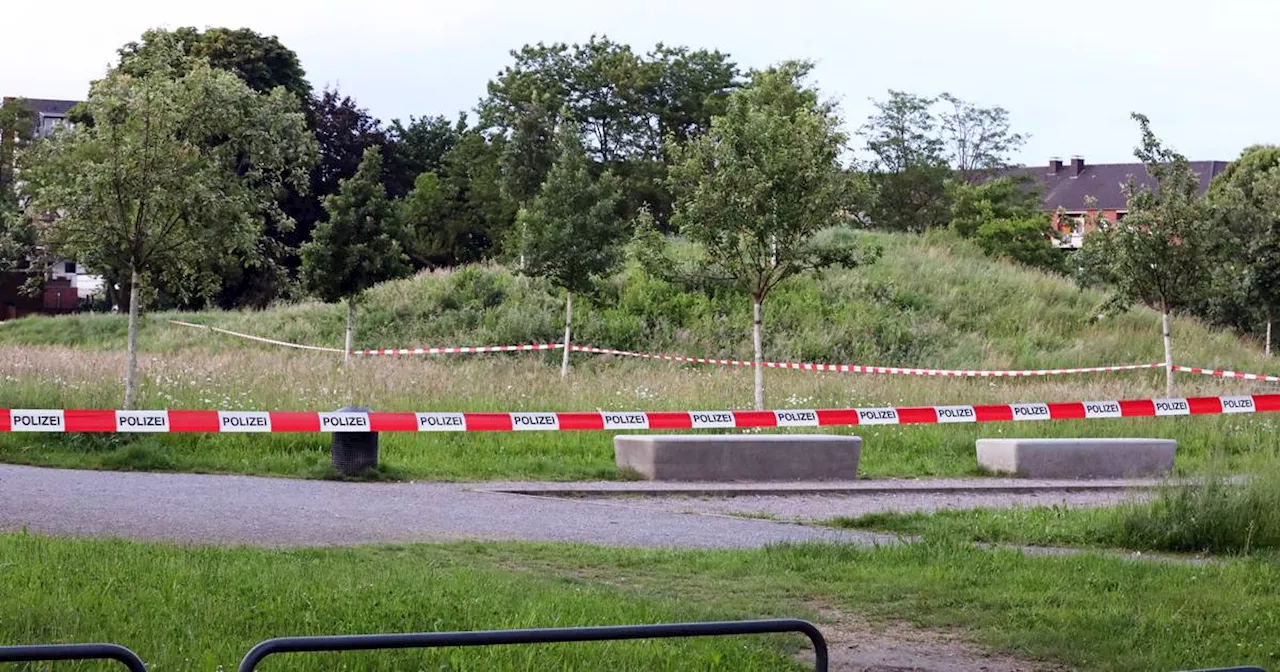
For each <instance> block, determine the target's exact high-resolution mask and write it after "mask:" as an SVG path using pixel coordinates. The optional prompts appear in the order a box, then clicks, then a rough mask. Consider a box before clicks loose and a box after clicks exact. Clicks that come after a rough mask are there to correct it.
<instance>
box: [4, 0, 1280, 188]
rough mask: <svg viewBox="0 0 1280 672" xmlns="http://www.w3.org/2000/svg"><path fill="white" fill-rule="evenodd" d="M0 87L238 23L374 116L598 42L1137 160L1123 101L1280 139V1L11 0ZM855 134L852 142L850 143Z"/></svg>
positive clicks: (72, 94) (1171, 129)
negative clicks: (935, 103) (783, 75)
mask: <svg viewBox="0 0 1280 672" xmlns="http://www.w3.org/2000/svg"><path fill="white" fill-rule="evenodd" d="M6 5H8V6H6V7H5V9H4V11H3V12H0V94H3V95H21V96H25V97H29V98H65V99H83V97H84V96H85V94H86V92H87V88H88V83H89V81H90V80H91V79H95V78H98V77H100V76H101V75H102V73H103V72H104V71H105V69H106V68H107V67H108V66H109V65H110V64H111V63H112V62H113V61H114V59H115V49H116V48H117V47H119V46H120V45H121V44H123V43H125V42H128V41H130V40H134V39H137V38H138V36H139V35H140V34H141V33H142V31H143V30H145V29H147V28H151V27H165V28H176V27H179V26H185V25H194V26H198V27H202V28H203V27H207V26H227V27H231V28H239V27H248V28H252V29H253V30H256V31H258V32H260V33H265V34H268V35H277V36H278V37H279V38H280V39H281V41H283V42H284V44H285V45H286V46H288V47H290V48H292V49H293V50H294V51H296V52H297V53H298V55H299V57H300V59H301V61H302V65H303V67H304V68H305V69H306V71H307V77H308V79H309V80H310V81H311V84H312V85H313V86H315V87H317V88H319V87H323V86H325V85H338V86H340V88H341V90H342V91H343V93H345V94H348V95H351V96H353V97H354V98H355V99H356V100H357V101H359V103H360V104H361V105H362V106H364V107H367V108H368V109H369V110H370V111H371V112H372V113H373V114H374V115H375V116H377V117H379V118H381V119H382V120H384V121H389V120H390V119H392V118H396V117H399V118H401V119H407V117H408V116H409V115H411V114H412V115H417V116H423V115H434V114H445V115H446V116H449V117H453V116H455V115H456V113H457V112H458V111H461V110H470V109H472V108H474V106H475V103H476V101H477V100H478V99H479V98H480V96H481V95H483V94H484V87H485V83H486V82H487V81H488V80H489V78H490V77H492V76H493V75H494V74H495V73H496V72H497V71H498V70H499V69H501V68H502V67H503V66H504V65H506V64H507V63H509V62H510V57H509V56H508V54H507V52H508V50H510V49H514V48H518V47H519V46H521V45H523V44H525V43H531V42H538V41H544V42H554V41H566V42H574V41H583V40H585V39H587V38H588V37H589V36H590V35H591V34H592V33H598V34H607V35H608V36H610V37H611V38H613V39H615V40H617V41H621V42H626V43H629V44H631V45H632V46H633V48H635V49H636V50H637V51H646V50H647V49H648V48H649V47H651V46H652V45H653V44H654V43H656V42H658V41H662V42H665V43H667V44H673V45H688V46H691V47H695V48H696V47H706V48H718V49H720V50H722V51H725V52H728V53H729V54H731V55H732V56H733V57H734V58H735V59H736V60H737V62H738V63H739V64H740V65H742V66H745V67H750V66H765V65H768V64H770V63H774V62H777V61H780V60H785V59H789V58H808V59H811V60H813V61H815V62H816V63H817V64H818V67H817V70H816V72H815V78H816V81H817V83H818V84H819V86H820V87H821V88H822V90H823V91H824V92H825V93H826V94H827V95H828V96H830V97H834V98H835V99H837V100H839V101H840V102H841V105H842V109H843V111H844V115H845V118H846V124H847V126H848V127H849V130H850V131H853V130H855V129H856V128H857V127H858V126H859V125H860V124H861V123H862V121H863V120H864V119H865V117H866V116H867V114H868V112H869V111H870V110H869V108H870V106H869V104H868V102H867V99H868V97H877V98H882V97H884V95H885V91H886V89H888V88H890V87H892V88H895V89H901V90H905V91H910V92H913V93H919V94H936V93H939V92H942V91H949V92H951V93H953V94H955V95H957V96H960V97H961V98H964V99H966V100H972V101H975V102H978V103H981V104H985V105H1002V106H1004V107H1005V108H1007V109H1008V110H1009V111H1010V114H1011V116H1012V119H1013V122H1014V126H1015V129H1016V130H1019V131H1023V132H1026V133H1030V134H1031V136H1032V137H1031V140H1030V142H1028V143H1027V145H1026V147H1025V148H1024V149H1023V150H1022V151H1021V152H1020V153H1019V154H1018V155H1017V156H1016V157H1015V159H1016V160H1018V161H1021V162H1023V163H1027V164H1037V165H1038V164H1042V163H1044V162H1045V161H1046V160H1047V159H1048V157H1050V156H1062V157H1069V156H1071V155H1074V154H1080V155H1083V156H1084V157H1085V159H1086V161H1088V162H1091V163H1100V162H1113V161H1130V160H1132V148H1133V146H1134V144H1135V143H1136V141H1137V132H1136V127H1135V125H1134V124H1133V123H1132V122H1131V121H1130V120H1129V113H1130V112H1131V111H1135V110H1136V111H1142V112H1145V113H1146V114H1148V115H1149V116H1150V117H1151V119H1152V122H1153V125H1154V128H1155V131H1156V133H1157V134H1158V135H1159V136H1160V137H1161V138H1163V139H1164V140H1166V141H1167V142H1168V143H1169V144H1171V145H1172V146H1174V147H1175V148H1176V149H1178V150H1179V151H1181V152H1183V153H1184V154H1186V155H1187V156H1188V157H1189V158H1191V159H1222V160H1229V159H1233V158H1235V157H1236V156H1237V155H1238V154H1239V153H1240V150H1241V149H1243V148H1244V147H1246V146H1248V145H1250V144H1255V143H1263V142H1267V143H1278V144H1280V124H1277V121H1280V114H1277V110H1278V109H1280V41H1278V40H1276V38H1277V36H1280V0H1194V1H1192V0H1064V1H1061V2H1038V1H1036V0H896V1H894V0H848V1H847V2H839V1H838V0H829V1H828V2H817V1H813V0H790V1H789V2H782V1H777V0H775V1H774V2H764V1H762V0H646V1H645V2H628V3H617V2H607V1H605V0H598V1H596V2H591V1H589V0H528V1H523V2H522V1H519V0H461V1H459V0H448V1H439V0H420V1H419V2H412V1H410V0H363V1H361V2H350V1H349V0H344V1H342V2H338V1H336V0H209V1H199V0H196V1H191V2H188V1H185V0H167V1H166V0H114V1H113V2H102V1H101V0H63V1H62V2H58V3H55V4H53V5H51V4H49V3H41V2H16V3H6ZM854 142H855V143H859V141H858V140H857V139H856V138H855V140H854Z"/></svg>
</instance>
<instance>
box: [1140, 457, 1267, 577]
mask: <svg viewBox="0 0 1280 672" xmlns="http://www.w3.org/2000/svg"><path fill="white" fill-rule="evenodd" d="M1117 539H1118V541H1119V544H1120V545H1121V546H1124V547H1127V548H1142V549H1148V548H1149V549H1154V550H1161V551H1187V552H1208V553H1215V554H1227V553H1232V554H1242V555H1248V554H1249V553H1250V552H1253V551H1264V552H1272V553H1273V552H1277V551H1280V465H1277V464H1276V463H1274V462H1272V463H1271V464H1269V465H1267V466H1265V467H1263V468H1260V469H1258V470H1256V471H1255V472H1254V473H1253V474H1251V475H1250V476H1249V477H1248V478H1247V479H1245V481H1244V482H1243V483H1241V482H1240V481H1239V480H1237V479H1229V478H1227V477H1224V476H1221V475H1213V476H1208V477H1206V478H1204V479H1203V480H1202V481H1201V482H1200V483H1199V484H1197V485H1195V486H1191V487H1180V488H1166V489H1164V490H1163V491H1162V492H1161V493H1160V496H1158V497H1156V498H1154V499H1153V500H1152V501H1151V502H1149V503H1147V504H1142V505H1133V506H1129V507H1125V509H1124V510H1123V515H1122V516H1121V517H1120V520H1119V529H1118V534H1117Z"/></svg>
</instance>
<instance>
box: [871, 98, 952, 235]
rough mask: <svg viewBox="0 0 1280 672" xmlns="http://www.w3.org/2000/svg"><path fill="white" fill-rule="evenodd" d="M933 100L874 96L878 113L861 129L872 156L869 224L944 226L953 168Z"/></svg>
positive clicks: (905, 227)
mask: <svg viewBox="0 0 1280 672" xmlns="http://www.w3.org/2000/svg"><path fill="white" fill-rule="evenodd" d="M935 102H936V101H935V99H932V98H923V97H920V96H916V95H913V94H910V93H905V92H902V91H894V90H890V91H889V99H888V100H886V101H877V100H872V103H873V104H874V105H875V107H876V113H875V114H874V115H872V116H871V117H870V118H869V119H868V120H867V123H866V124H864V125H863V126H862V128H861V129H860V131H859V132H860V133H861V134H862V136H863V137H864V138H866V141H867V150H868V151H870V152H871V154H872V155H873V156H874V158H873V160H872V164H871V170H870V171H869V173H868V177H869V179H870V182H871V186H872V189H873V191H874V198H873V200H872V201H871V202H870V203H869V204H868V207H867V208H865V210H866V211H865V213H864V215H865V217H866V218H867V220H868V221H869V223H870V225H871V226H874V227H876V228H881V229H885V230H889V231H910V232H916V233H919V232H921V231H925V230H927V229H930V228H934V227H939V226H945V225H946V223H947V219H948V214H949V204H948V201H947V198H946V196H947V193H946V183H947V179H948V178H950V177H951V168H950V167H949V166H947V162H946V157H945V155H944V144H943V142H942V140H941V139H940V138H939V137H938V136H937V120H936V119H935V117H934V115H933V113H932V112H931V108H932V106H933V104H934V103H935Z"/></svg>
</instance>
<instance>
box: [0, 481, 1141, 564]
mask: <svg viewBox="0 0 1280 672" xmlns="http://www.w3.org/2000/svg"><path fill="white" fill-rule="evenodd" d="M653 485H654V484H644V483H589V484H562V483H561V484H550V483H478V484H475V483H473V484H454V483H338V482H330V481H302V480H290V479H279V478H260V477H253V476H209V475H198V474H155V473H135V472H108V471H74V470H61V469H46V468H39V467H23V466H10V465H0V531H13V530H19V529H23V528H26V529H29V530H31V531H34V532H43V533H49V534H65V535H75V536H105V537H126V538H135V539H153V540H166V541H177V542H185V543H220V544H248V545H258V546H332V545H354V544H373V543H385V542H411V541H455V540H462V539H472V540H491V541H497V540H507V541H510V540H524V541H548V542H579V543H588V544H597V545H605V546H645V547H681V548H754V547H760V546H764V545H767V544H774V543H780V542H788V541H815V540H822V541H836V542H847V543H857V544H874V543H893V542H894V541H895V540H896V538H895V537H893V536H891V535H880V534H872V533H867V532H858V531H847V530H834V529H825V528H820V527H807V526H802V525H796V524H792V523H789V522H785V521H789V520H812V519H823V518H832V517H835V516H850V515H859V514H862V513H869V512H872V511H912V510H936V509H939V508H957V507H972V506H1012V505H1016V504H1032V505H1035V504H1039V505H1045V504H1066V505H1070V506H1098V505H1105V504H1111V503H1115V502H1118V501H1121V500H1122V499H1123V498H1124V497H1125V494H1124V491H1123V490H1122V489H1121V488H1123V487H1125V486H1137V487H1142V486H1146V485H1149V483H1148V482H1139V481H1135V482H1110V483H1093V484H1089V485H1086V486H1083V488H1084V489H1083V490H1078V491H1071V490H1068V488H1070V487H1081V486H1080V484H1079V483H1068V482H1031V481H1018V480H1012V479H1009V480H1005V479H964V480H955V479H951V480H936V481H928V480H890V481H874V482H868V481H858V482H855V483H849V484H844V487H843V488H841V487H840V485H839V484H830V483H827V484H822V485H821V486H814V485H813V484H784V485H740V484H692V485H691V484H681V485H678V486H677V485H670V486H667V485H661V486H659V489H663V490H668V491H669V490H674V491H676V492H677V493H692V494H701V495H703V496H682V495H663V496H651V497H640V496H637V494H638V493H637V492H635V491H637V490H639V489H642V488H645V486H653ZM815 488H817V491H820V492H830V493H831V494H815ZM1032 488H1035V489H1032ZM787 491H790V492H795V493H797V494H793V495H789V496H780V493H782V492H787ZM575 492H576V494H577V495H578V496H568V495H572V494H574V493H575ZM584 492H588V493H590V492H594V493H604V494H606V495H608V496H602V495H601V494H593V495H590V496H586V497H583V496H581V495H582V494H583V493H584ZM715 492H720V493H721V495H722V496H705V495H707V494H708V493H715ZM519 493H523V494H519ZM724 493H737V494H738V496H733V497H728V496H723V494H724ZM837 493H839V494H837ZM705 514H713V515H705ZM725 514H729V515H725ZM742 514H747V515H756V516H769V517H774V518H779V519H785V520H759V519H753V520H748V519H743V518H734V517H730V516H732V515H742Z"/></svg>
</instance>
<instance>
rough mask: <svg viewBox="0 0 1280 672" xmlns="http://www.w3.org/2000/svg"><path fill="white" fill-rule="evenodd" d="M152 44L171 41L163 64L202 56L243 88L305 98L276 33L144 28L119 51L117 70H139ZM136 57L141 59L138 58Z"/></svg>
mask: <svg viewBox="0 0 1280 672" xmlns="http://www.w3.org/2000/svg"><path fill="white" fill-rule="evenodd" d="M157 43H163V45H164V46H162V47H160V48H161V49H163V50H166V51H167V50H168V49H169V47H168V45H170V44H174V43H176V44H177V45H178V47H179V49H180V53H178V54H175V55H174V56H175V59H176V60H174V61H173V62H171V63H169V64H168V65H169V67H179V68H180V67H181V64H182V62H183V61H184V59H186V57H195V58H196V59H204V60H206V61H208V63H209V65H211V66H213V67H214V68H218V69H222V70H227V71H230V72H232V73H235V75H236V76H237V77H239V78H240V79H242V80H244V83H245V84H248V85H249V88H251V89H253V90H254V91H257V92H259V93H267V92H269V91H271V90H272V89H274V88H276V87H277V86H282V87H284V88H285V90H286V91H288V92H289V93H292V94H293V95H295V96H297V97H298V100H299V101H306V100H307V98H308V97H310V96H311V85H310V84H309V83H307V73H306V71H304V70H303V69H302V63H301V62H300V61H299V60H298V55H297V54H296V53H294V51H293V50H292V49H290V48H288V47H286V46H284V44H282V43H281V42H280V39H279V38H277V37H276V36H274V35H272V36H266V35H261V34H259V33H256V32H254V31H252V30H250V29H248V28H238V29H232V28H207V29H205V30H203V31H202V30H200V29H198V28H195V27H192V26H187V27H183V28H178V29H175V30H171V31H170V30H159V29H157V30H148V31H147V32H145V33H143V34H142V41H141V42H130V43H128V44H126V45H124V46H123V47H121V48H120V49H119V53H120V68H121V69H123V70H124V71H125V72H128V73H129V74H133V75H138V74H144V73H143V72H142V70H141V69H142V68H144V67H146V66H147V65H148V64H150V63H153V62H155V58H154V57H153V56H152V55H150V54H149V53H148V52H150V51H151V50H153V49H155V48H156V47H155V46H154V45H156V44H157ZM139 56H142V57H143V58H139Z"/></svg>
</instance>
